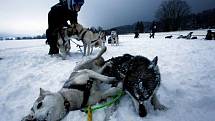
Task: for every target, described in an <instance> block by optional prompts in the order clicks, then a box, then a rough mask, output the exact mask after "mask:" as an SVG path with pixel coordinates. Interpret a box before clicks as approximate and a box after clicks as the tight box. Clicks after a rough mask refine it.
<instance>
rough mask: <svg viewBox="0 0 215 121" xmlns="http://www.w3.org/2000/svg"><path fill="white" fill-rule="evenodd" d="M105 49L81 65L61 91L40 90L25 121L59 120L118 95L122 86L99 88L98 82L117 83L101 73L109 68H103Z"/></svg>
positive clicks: (23, 120) (112, 78)
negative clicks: (75, 111)
mask: <svg viewBox="0 0 215 121" xmlns="http://www.w3.org/2000/svg"><path fill="white" fill-rule="evenodd" d="M105 50H106V48H102V49H101V51H100V53H99V54H98V55H97V56H96V57H95V58H92V59H90V60H88V61H85V62H84V63H82V64H81V65H79V66H77V67H76V68H75V69H74V72H72V73H71V75H70V77H69V79H68V81H67V82H66V83H65V84H64V86H63V88H62V89H61V90H60V91H58V92H50V91H45V90H43V89H40V95H39V97H38V99H37V100H36V101H35V102H34V104H33V107H32V108H31V112H30V114H29V115H27V116H26V117H24V118H23V119H22V121H59V120H61V119H63V118H64V117H65V116H66V115H67V114H68V113H69V111H72V110H79V109H82V108H83V107H86V106H87V105H93V104H96V103H98V102H99V101H101V100H102V99H106V98H107V97H109V96H113V95H116V93H117V92H118V91H120V90H121V87H111V88H109V89H107V90H102V91H101V90H98V89H97V83H100V82H105V83H110V82H112V81H115V78H114V77H108V76H104V75H101V74H100V73H101V72H102V71H103V69H104V68H105V67H106V66H107V65H108V64H104V65H103V66H102V67H101V65H100V64H101V62H100V61H102V59H101V55H102V54H103V53H104V52H105ZM89 69H93V70H89Z"/></svg>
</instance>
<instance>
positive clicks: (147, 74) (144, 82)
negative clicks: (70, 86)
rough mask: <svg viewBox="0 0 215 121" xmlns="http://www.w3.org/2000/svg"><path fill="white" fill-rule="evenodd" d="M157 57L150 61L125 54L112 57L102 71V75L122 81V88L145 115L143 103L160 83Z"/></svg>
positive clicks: (142, 114) (141, 113) (140, 112)
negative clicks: (134, 100)
mask: <svg viewBox="0 0 215 121" xmlns="http://www.w3.org/2000/svg"><path fill="white" fill-rule="evenodd" d="M157 61H158V58H157V57H155V58H154V59H153V61H150V60H149V59H147V58H146V57H143V56H132V55H129V54H125V55H123V56H118V57H115V58H112V59H110V60H108V61H106V62H111V63H112V66H111V67H109V68H107V69H106V70H105V71H104V75H107V76H114V77H116V78H117V79H118V80H119V81H123V88H124V90H126V91H128V92H129V93H130V94H131V95H132V97H133V98H135V99H136V100H137V101H138V102H139V104H140V105H139V110H140V111H139V115H140V116H141V117H144V116H146V114H147V112H146V110H145V107H144V105H143V102H144V101H145V100H148V99H149V98H150V97H151V96H152V95H153V93H154V91H155V89H156V88H157V87H158V86H159V85H160V73H159V69H158V67H157Z"/></svg>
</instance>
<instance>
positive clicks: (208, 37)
mask: <svg viewBox="0 0 215 121" xmlns="http://www.w3.org/2000/svg"><path fill="white" fill-rule="evenodd" d="M205 39H206V40H213V39H215V32H212V31H211V30H208V32H207V35H206V37H205Z"/></svg>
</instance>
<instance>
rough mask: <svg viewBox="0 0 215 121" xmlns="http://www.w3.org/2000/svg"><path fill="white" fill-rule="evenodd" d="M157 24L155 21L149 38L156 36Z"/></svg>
mask: <svg viewBox="0 0 215 121" xmlns="http://www.w3.org/2000/svg"><path fill="white" fill-rule="evenodd" d="M156 29H157V26H156V25H155V22H154V21H153V23H152V26H151V33H150V36H149V38H154V37H155V32H156Z"/></svg>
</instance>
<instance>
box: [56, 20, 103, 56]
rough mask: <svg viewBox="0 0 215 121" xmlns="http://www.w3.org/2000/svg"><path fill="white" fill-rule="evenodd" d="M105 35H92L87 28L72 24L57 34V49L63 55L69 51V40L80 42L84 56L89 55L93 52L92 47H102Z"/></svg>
mask: <svg viewBox="0 0 215 121" xmlns="http://www.w3.org/2000/svg"><path fill="white" fill-rule="evenodd" d="M105 36H106V35H105V33H104V32H101V31H100V32H98V33H94V32H92V31H90V30H89V29H87V28H84V27H83V26H82V25H80V24H72V25H71V26H70V27H68V28H65V29H62V31H61V33H59V40H58V44H59V49H60V51H61V50H62V51H61V52H63V53H67V52H68V51H69V50H70V45H68V44H70V43H69V42H67V41H69V40H70V38H75V39H77V40H82V42H83V46H84V55H90V54H91V53H92V51H93V47H102V46H103V45H104V44H103V43H104V42H105V41H106V40H105Z"/></svg>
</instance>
